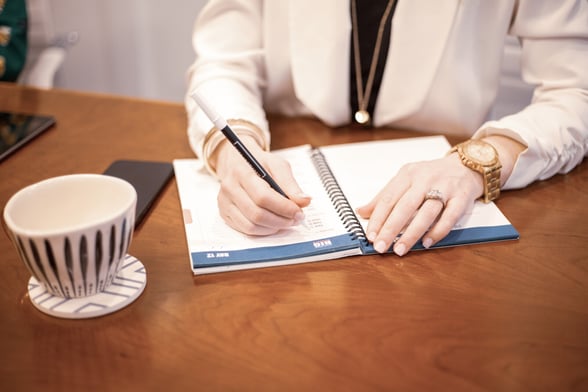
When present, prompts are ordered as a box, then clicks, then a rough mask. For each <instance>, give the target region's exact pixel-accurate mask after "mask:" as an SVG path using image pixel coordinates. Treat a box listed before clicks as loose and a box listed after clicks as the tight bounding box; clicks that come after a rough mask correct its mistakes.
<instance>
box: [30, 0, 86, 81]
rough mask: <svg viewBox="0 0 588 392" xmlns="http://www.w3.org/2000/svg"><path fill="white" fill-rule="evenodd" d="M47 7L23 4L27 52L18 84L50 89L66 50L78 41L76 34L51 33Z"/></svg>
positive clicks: (35, 1)
mask: <svg viewBox="0 0 588 392" xmlns="http://www.w3.org/2000/svg"><path fill="white" fill-rule="evenodd" d="M50 4H51V2H49V1H46V0H27V12H28V17H29V21H28V29H29V31H28V41H29V48H28V53H27V62H26V64H25V68H24V70H23V72H22V74H21V76H20V78H19V83H21V84H24V85H27V86H32V87H37V88H43V89H49V88H52V87H53V86H54V84H55V79H56V76H57V73H58V71H59V69H60V67H61V65H62V64H63V62H64V60H65V58H66V55H67V51H68V49H69V48H70V47H71V46H73V45H75V44H76V42H77V41H78V33H77V32H67V33H64V34H60V35H57V34H56V33H55V28H54V25H53V17H52V13H51V8H50Z"/></svg>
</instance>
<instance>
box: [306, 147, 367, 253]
mask: <svg viewBox="0 0 588 392" xmlns="http://www.w3.org/2000/svg"><path fill="white" fill-rule="evenodd" d="M310 155H311V159H312V162H313V164H314V167H315V168H316V171H317V172H318V175H319V177H320V179H321V182H322V183H323V186H324V187H325V190H326V191H327V194H328V195H329V198H330V199H331V202H332V203H333V206H334V207H335V210H336V211H337V214H338V215H339V218H340V219H341V221H342V222H343V225H344V226H345V228H346V229H347V231H348V232H349V233H351V234H352V235H353V236H354V239H355V238H358V239H359V240H360V241H362V242H365V241H367V240H366V235H365V232H364V231H363V227H362V226H361V223H359V220H358V219H357V216H356V215H355V212H353V208H351V205H350V204H349V201H348V200H347V198H346V197H345V194H344V193H343V191H342V190H341V187H340V186H339V183H338V182H337V180H336V179H335V176H334V175H333V172H332V171H331V168H330V167H329V163H328V162H327V159H326V158H325V156H324V155H323V153H322V152H321V151H320V150H319V149H318V148H313V149H312V151H311V154H310Z"/></svg>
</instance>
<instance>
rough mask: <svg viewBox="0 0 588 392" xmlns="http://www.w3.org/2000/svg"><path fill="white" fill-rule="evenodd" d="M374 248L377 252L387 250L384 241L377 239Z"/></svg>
mask: <svg viewBox="0 0 588 392" xmlns="http://www.w3.org/2000/svg"><path fill="white" fill-rule="evenodd" d="M374 249H375V250H376V252H378V253H386V251H387V250H388V247H387V246H386V243H385V242H384V241H378V242H377V243H375V244H374Z"/></svg>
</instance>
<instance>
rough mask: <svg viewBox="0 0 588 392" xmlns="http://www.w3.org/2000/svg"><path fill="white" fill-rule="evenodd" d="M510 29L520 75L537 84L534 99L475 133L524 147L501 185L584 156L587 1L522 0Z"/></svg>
mask: <svg viewBox="0 0 588 392" xmlns="http://www.w3.org/2000/svg"><path fill="white" fill-rule="evenodd" d="M510 33H511V34H513V35H515V36H518V37H519V39H520V41H521V45H522V54H521V55H522V76H523V79H524V80H525V81H526V82H528V83H531V84H533V85H536V86H537V87H536V88H535V91H534V94H533V99H532V102H531V104H530V105H529V106H527V107H526V108H525V109H523V110H522V111H520V112H519V113H515V114H512V115H509V116H506V117H504V118H502V119H499V120H497V121H491V122H487V123H485V124H484V125H483V126H482V127H481V128H480V130H478V131H477V132H476V134H475V135H474V136H473V137H474V138H480V137H484V136H487V135H490V134H503V135H506V136H509V137H511V138H513V139H515V140H518V141H519V142H521V143H522V144H524V145H526V146H527V149H526V150H525V151H524V152H523V153H522V154H521V155H520V156H519V158H518V160H517V162H516V165H515V167H514V170H513V172H512V174H511V176H510V178H509V179H508V181H507V182H506V184H505V186H504V188H505V189H513V188H521V187H524V186H526V185H528V184H529V183H531V182H533V181H535V180H543V179H547V178H549V177H551V176H553V175H554V174H557V173H566V172H568V171H570V170H572V169H573V168H574V167H575V166H576V165H578V164H579V163H580V162H581V161H582V159H583V158H584V157H585V156H586V155H587V152H588V2H586V1H585V0H557V1H554V0H544V1H538V0H526V1H523V0H521V1H520V2H519V6H518V8H517V9H516V10H515V17H514V19H513V21H512V25H511V30H510ZM489 128H493V129H491V130H490V129H489Z"/></svg>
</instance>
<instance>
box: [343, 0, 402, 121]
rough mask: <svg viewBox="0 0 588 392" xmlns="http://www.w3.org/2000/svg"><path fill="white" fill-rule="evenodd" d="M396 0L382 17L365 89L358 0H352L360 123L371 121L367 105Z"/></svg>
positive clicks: (357, 118) (389, 5)
mask: <svg viewBox="0 0 588 392" xmlns="http://www.w3.org/2000/svg"><path fill="white" fill-rule="evenodd" d="M395 2H396V0H390V1H389V2H388V5H387V6H386V9H385V10H384V14H383V15H382V19H381V20H380V25H379V27H378V35H377V37H376V45H375V46H374V53H373V55H372V62H371V64H370V69H369V73H368V78H367V81H366V84H365V91H364V89H363V76H362V74H361V57H360V56H361V55H360V53H359V31H358V22H357V0H351V23H352V29H353V57H354V62H355V83H356V85H357V103H358V110H357V112H355V116H354V118H355V121H357V122H358V123H359V124H362V125H367V124H369V123H370V121H371V117H370V113H369V112H368V110H367V106H368V103H369V100H370V96H371V93H372V87H373V84H374V76H375V74H376V66H377V64H378V58H379V57H380V49H381V46H382V36H383V35H384V30H385V27H386V21H387V20H388V17H389V16H390V12H391V11H392V8H393V7H394V3H395Z"/></svg>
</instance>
